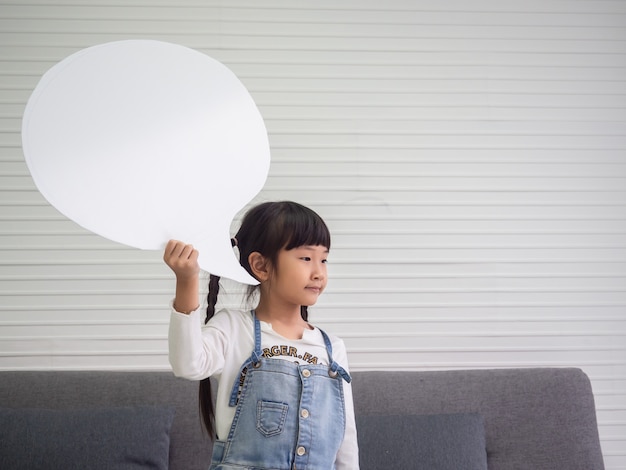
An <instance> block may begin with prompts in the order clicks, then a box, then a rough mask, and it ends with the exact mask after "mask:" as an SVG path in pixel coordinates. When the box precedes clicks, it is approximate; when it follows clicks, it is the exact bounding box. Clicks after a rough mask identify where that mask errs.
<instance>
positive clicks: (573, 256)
mask: <svg viewBox="0 0 626 470" xmlns="http://www.w3.org/2000/svg"><path fill="white" fill-rule="evenodd" d="M56 3H57V2H53V1H52V0H32V1H31V0H21V1H18V0H14V1H8V0H0V221H1V225H0V368H2V369H34V368H36V369H85V368H86V369H95V368H102V369H165V368H168V363H167V356H166V354H167V353H166V349H167V344H166V329H167V321H168V309H167V303H168V300H169V299H170V297H171V295H172V290H173V289H172V288H173V280H172V277H171V276H170V274H169V273H168V271H167V269H165V267H164V266H163V265H162V263H161V261H160V258H161V254H160V253H156V252H140V251H137V250H133V249H128V248H125V247H122V246H119V245H117V244H115V243H113V242H109V241H107V240H104V239H102V238H99V237H97V236H95V235H92V234H89V233H86V232H85V231H84V230H82V229H81V228H80V227H78V226H76V225H75V224H74V223H73V222H71V221H68V220H67V219H65V218H64V217H63V216H62V215H60V214H59V213H58V212H57V211H56V210H55V209H53V208H52V207H50V206H49V205H48V204H47V203H46V202H45V200H44V199H43V198H42V197H41V196H40V194H39V193H38V192H37V190H36V189H35V187H34V185H33V182H32V180H31V178H30V176H29V173H28V171H27V168H26V165H25V163H24V160H23V156H22V151H21V147H20V125H21V115H22V112H23V109H24V105H25V103H26V100H27V99H28V96H29V94H30V92H31V91H32V90H33V88H34V87H35V85H36V83H37V81H38V79H39V78H40V77H41V75H42V74H43V73H44V72H45V71H46V70H47V69H48V68H49V67H51V66H52V65H53V64H55V63H56V62H58V61H59V60H61V59H63V58H64V57H66V56H67V55H69V54H71V53H73V52H75V51H77V50H79V49H81V48H84V47H88V46H91V45H94V44H98V43H102V42H106V41H112V40H118V39H128V38H151V39H160V40H165V41H171V42H176V43H179V44H183V45H186V46H189V47H192V48H195V49H198V50H200V51H202V52H205V53H207V54H208V55H210V56H212V57H214V58H216V59H218V60H220V61H222V62H223V63H225V64H226V65H227V66H229V67H230V68H231V69H232V70H233V71H234V72H235V73H236V74H237V75H238V76H239V77H240V78H241V80H242V81H243V82H244V83H245V84H246V86H248V88H249V90H250V92H251V94H252V95H253V97H254V99H255V100H256V102H257V104H258V106H259V108H260V110H261V112H262V114H263V116H264V118H265V120H266V124H267V127H268V131H269V136H270V143H271V147H272V168H271V171H270V177H269V179H268V182H267V186H266V188H265V189H264V191H263V192H262V194H261V195H260V196H259V200H266V199H295V200H298V201H300V202H303V203H305V204H308V205H311V206H312V207H313V208H315V209H316V210H318V211H319V212H320V213H321V214H322V215H323V216H324V217H325V218H326V220H327V221H328V223H329V225H330V226H331V229H332V231H333V234H334V240H333V250H332V257H331V264H332V270H331V273H332V277H333V279H332V281H331V284H330V287H329V289H328V291H327V293H326V294H325V296H324V298H323V300H321V302H320V304H319V306H318V308H316V309H315V313H314V315H313V319H314V320H315V321H317V323H319V324H320V326H322V327H325V328H326V329H328V330H330V331H332V332H334V333H337V334H340V335H341V336H343V337H344V339H345V340H346V343H347V345H348V348H349V351H350V359H351V366H352V368H353V369H381V368H393V369H449V368H484V367H535V366H539V367H543V366H564V367H580V368H582V369H583V370H585V372H587V374H588V375H589V376H590V377H591V379H592V383H593V387H594V390H595V393H596V400H597V409H598V418H599V427H600V433H601V437H602V445H603V449H604V453H605V460H606V466H607V469H608V470H618V469H626V237H625V235H626V2H624V1H603V0H599V1H598V0H569V1H565V0H563V1H559V0H527V1H523V2H522V1H511V0H457V1H455V0H412V1H408V0H406V1H401V0H387V1H385V2H380V1H378V2H377V1H374V0H345V1H341V2H337V1H330V0H318V1H315V2H305V1H300V0H266V1H258V0H228V1H226V0H224V1H219V0H130V1H121V0H101V1H99V2H91V1H89V0H67V1H65V2H62V5H60V6H59V5H56ZM207 184H210V175H207Z"/></svg>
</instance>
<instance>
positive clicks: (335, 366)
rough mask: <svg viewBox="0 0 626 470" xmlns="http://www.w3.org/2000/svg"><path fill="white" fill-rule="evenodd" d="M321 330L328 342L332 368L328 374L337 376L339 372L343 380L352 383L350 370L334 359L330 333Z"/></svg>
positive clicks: (330, 367)
mask: <svg viewBox="0 0 626 470" xmlns="http://www.w3.org/2000/svg"><path fill="white" fill-rule="evenodd" d="M320 331H321V333H322V336H323V337H324V343H325V344H326V352H327V353H328V362H329V363H330V365H329V369H330V370H329V371H328V374H329V375H330V376H331V377H336V376H337V374H339V375H340V376H341V378H342V379H343V380H345V381H346V382H348V383H350V382H351V381H352V377H350V374H348V372H346V370H345V369H344V368H343V367H341V366H340V365H339V364H337V363H336V362H335V360H334V359H333V346H332V344H331V343H330V338H329V337H328V335H327V334H326V332H325V331H324V330H322V329H320Z"/></svg>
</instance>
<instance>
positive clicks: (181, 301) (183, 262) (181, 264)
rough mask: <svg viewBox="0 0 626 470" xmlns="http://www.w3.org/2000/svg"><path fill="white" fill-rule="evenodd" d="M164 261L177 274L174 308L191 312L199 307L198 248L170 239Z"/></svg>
mask: <svg viewBox="0 0 626 470" xmlns="http://www.w3.org/2000/svg"><path fill="white" fill-rule="evenodd" d="M163 261H165V264H167V265H168V266H169V267H170V268H171V270H172V271H174V274H176V298H175V299H174V309H175V310H176V311H177V312H180V313H190V312H193V311H194V310H197V309H198V290H199V287H198V278H199V277H200V266H199V265H198V250H195V249H194V247H193V246H191V245H186V244H184V243H183V242H179V241H177V240H170V241H169V242H168V243H167V246H166V247H165V253H163Z"/></svg>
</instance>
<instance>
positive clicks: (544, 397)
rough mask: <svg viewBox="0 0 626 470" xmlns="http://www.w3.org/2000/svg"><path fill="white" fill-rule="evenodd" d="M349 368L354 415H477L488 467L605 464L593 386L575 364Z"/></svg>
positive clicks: (581, 469)
mask: <svg viewBox="0 0 626 470" xmlns="http://www.w3.org/2000/svg"><path fill="white" fill-rule="evenodd" d="M352 375H353V391H354V406H355V412H356V414H357V415H406V414H414V415H435V414H452V413H478V414H480V415H482V416H483V421H484V427H485V434H486V443H487V463H488V466H489V470H519V469H529V470H531V469H532V470H603V469H604V464H603V459H602V452H601V448H600V439H599V436H598V427H597V422H596V411H595V404H594V398H593V392H592V389H591V384H590V382H589V379H588V377H587V376H586V375H585V374H584V372H583V371H581V370H579V369H573V368H538V369H501V370H498V369H489V370H454V371H423V372H403V371H384V372H376V371H368V372H354V373H353V374H352Z"/></svg>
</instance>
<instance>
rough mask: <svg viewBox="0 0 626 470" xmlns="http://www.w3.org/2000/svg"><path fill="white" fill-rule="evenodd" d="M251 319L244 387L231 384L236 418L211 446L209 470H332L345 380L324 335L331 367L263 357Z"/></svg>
mask: <svg viewBox="0 0 626 470" xmlns="http://www.w3.org/2000/svg"><path fill="white" fill-rule="evenodd" d="M252 315H253V316H254V351H253V353H252V356H250V358H249V359H248V360H247V361H246V362H244V364H243V366H242V367H241V371H243V370H244V369H245V368H247V373H246V377H245V380H244V383H243V386H242V387H240V379H239V376H238V377H237V379H236V380H235V383H234V385H233V389H232V393H231V398H230V406H235V405H236V406H237V409H236V410H235V417H234V419H233V424H232V426H231V428H230V432H229V434H228V438H227V439H226V440H225V441H216V442H215V444H214V446H213V457H212V460H211V467H210V470H235V469H236V470H242V469H248V470H291V469H307V470H334V468H335V457H336V455H337V451H338V450H339V447H340V446H341V443H342V441H343V436H344V430H345V423H346V417H345V416H346V415H345V404H344V395H343V382H342V380H345V381H347V382H350V380H351V379H350V376H349V375H348V373H347V372H346V371H345V370H344V369H343V368H342V367H341V366H339V365H338V364H337V363H336V362H334V361H333V359H332V347H331V343H330V340H329V338H328V336H327V335H326V333H324V332H323V331H322V336H323V337H324V342H325V344H326V351H327V352H328V361H329V363H330V365H321V364H320V365H318V364H304V365H299V364H297V363H295V362H291V361H288V360H284V359H272V358H265V357H262V352H261V324H260V322H259V320H258V319H257V318H256V315H255V314H254V311H253V312H252ZM240 389H241V391H240ZM238 395H239V397H238Z"/></svg>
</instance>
